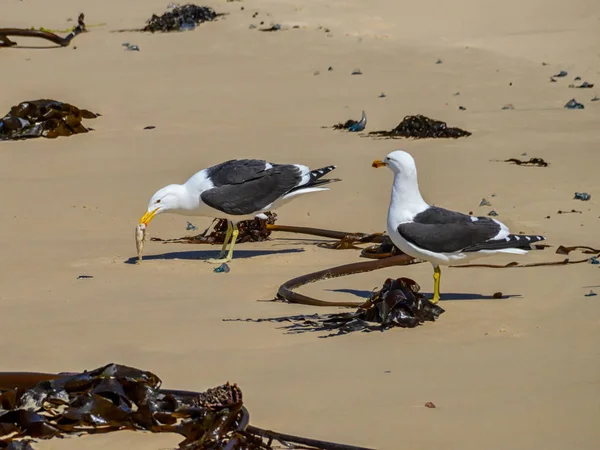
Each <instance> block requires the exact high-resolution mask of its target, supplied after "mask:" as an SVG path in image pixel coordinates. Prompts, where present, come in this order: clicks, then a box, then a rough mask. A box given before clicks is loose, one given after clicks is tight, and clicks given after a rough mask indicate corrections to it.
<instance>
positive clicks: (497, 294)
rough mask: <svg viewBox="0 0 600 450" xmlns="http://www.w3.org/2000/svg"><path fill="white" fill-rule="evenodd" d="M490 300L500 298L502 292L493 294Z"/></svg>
mask: <svg viewBox="0 0 600 450" xmlns="http://www.w3.org/2000/svg"><path fill="white" fill-rule="evenodd" d="M492 298H495V299H499V298H502V292H494V294H493V295H492ZM486 334H487V333H486Z"/></svg>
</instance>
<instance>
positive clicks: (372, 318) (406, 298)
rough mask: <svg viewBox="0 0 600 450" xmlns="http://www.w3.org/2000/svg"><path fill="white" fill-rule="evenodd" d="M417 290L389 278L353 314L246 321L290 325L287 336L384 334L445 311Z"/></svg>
mask: <svg viewBox="0 0 600 450" xmlns="http://www.w3.org/2000/svg"><path fill="white" fill-rule="evenodd" d="M419 291H420V286H419V285H418V284H417V283H416V282H415V281H414V280H411V279H410V278H398V279H396V280H393V279H389V278H388V279H387V280H386V281H385V283H384V284H383V287H382V288H381V289H380V290H379V291H377V292H374V293H373V294H371V297H370V298H369V300H367V301H366V302H365V303H363V304H362V305H361V306H360V307H359V308H358V309H357V310H356V311H355V312H352V313H339V314H311V315H297V316H286V317H276V318H268V319H245V321H249V322H276V323H290V324H289V325H286V326H284V327H283V328H284V329H286V330H288V333H290V334H297V333H304V332H307V331H335V332H334V333H331V334H328V335H327V336H323V337H331V336H339V335H342V334H348V333H352V332H355V331H363V332H370V331H385V330H387V329H389V328H394V327H401V328H415V327H416V326H418V325H420V324H422V323H424V322H434V321H435V320H437V319H438V317H439V316H440V315H441V314H442V313H443V312H444V309H442V308H441V307H440V306H438V305H436V304H433V303H431V302H430V301H429V300H428V299H427V298H426V297H425V296H424V295H423V294H421V293H420V292H419ZM226 320H227V321H230V320H231V319H226ZM234 320H243V319H234Z"/></svg>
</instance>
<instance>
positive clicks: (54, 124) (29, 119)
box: [0, 99, 100, 141]
mask: <svg viewBox="0 0 600 450" xmlns="http://www.w3.org/2000/svg"><path fill="white" fill-rule="evenodd" d="M99 115H100V114H96V113H93V112H91V111H88V110H87V109H79V108H77V107H75V106H73V105H70V104H68V103H63V102H58V101H56V100H47V99H43V100H33V101H28V102H22V103H19V104H18V105H16V106H13V107H12V108H11V109H10V111H9V112H8V114H6V116H5V117H4V118H2V119H0V141H3V140H18V139H27V138H37V137H45V138H50V139H51V138H56V137H58V136H71V135H73V134H79V133H87V132H88V131H89V130H91V128H86V127H85V126H84V125H83V124H82V123H81V122H82V120H83V119H93V118H96V117H98V116H99Z"/></svg>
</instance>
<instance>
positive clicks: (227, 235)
mask: <svg viewBox="0 0 600 450" xmlns="http://www.w3.org/2000/svg"><path fill="white" fill-rule="evenodd" d="M232 233H233V224H232V223H231V222H230V221H229V220H228V221H227V232H226V233H225V239H224V240H223V247H221V252H220V253H219V259H223V258H225V253H226V250H227V244H228V243H229V240H230V239H231V234H232Z"/></svg>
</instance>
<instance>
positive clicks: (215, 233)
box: [151, 212, 277, 244]
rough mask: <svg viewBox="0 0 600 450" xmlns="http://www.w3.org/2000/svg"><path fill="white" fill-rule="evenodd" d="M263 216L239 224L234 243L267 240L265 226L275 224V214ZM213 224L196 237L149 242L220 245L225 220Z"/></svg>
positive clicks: (225, 224)
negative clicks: (264, 217) (265, 217)
mask: <svg viewBox="0 0 600 450" xmlns="http://www.w3.org/2000/svg"><path fill="white" fill-rule="evenodd" d="M265 215H266V216H267V219H266V220H265V219H259V218H254V219H252V220H244V221H242V222H239V223H238V229H239V234H238V238H237V240H236V241H235V242H236V243H237V244H240V243H243V242H261V241H266V240H269V239H270V238H269V236H270V235H271V230H269V229H268V228H267V225H273V224H274V223H275V221H276V220H277V214H275V213H271V212H266V213H265ZM215 222H216V223H215ZM213 223H214V226H213V230H212V231H211V232H210V233H209V231H210V227H208V228H207V229H206V230H204V232H203V233H200V234H198V235H196V236H184V237H181V238H178V239H159V238H151V240H152V241H162V242H172V243H173V242H174V243H182V244H183V243H186V244H222V243H223V241H224V240H225V235H226V233H227V220H226V219H215V220H214V221H213ZM211 226H212V225H211Z"/></svg>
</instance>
